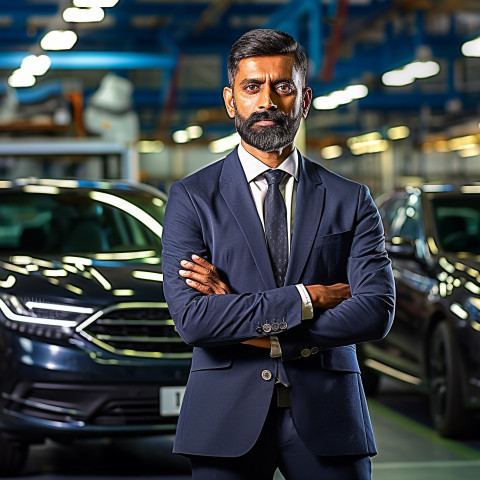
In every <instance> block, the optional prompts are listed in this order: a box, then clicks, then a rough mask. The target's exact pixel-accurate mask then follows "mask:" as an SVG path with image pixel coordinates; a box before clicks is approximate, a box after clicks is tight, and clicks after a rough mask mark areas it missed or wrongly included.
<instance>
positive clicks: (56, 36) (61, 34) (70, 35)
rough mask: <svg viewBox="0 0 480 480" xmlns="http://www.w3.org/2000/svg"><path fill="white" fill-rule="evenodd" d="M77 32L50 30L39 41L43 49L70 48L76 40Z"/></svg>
mask: <svg viewBox="0 0 480 480" xmlns="http://www.w3.org/2000/svg"><path fill="white" fill-rule="evenodd" d="M77 39H78V37H77V34H76V33H75V32H73V31H72V30H52V31H51V32H48V33H47V34H46V35H45V36H44V37H43V38H42V40H41V41H40V46H41V47H42V48H43V49H44V50H70V49H71V48H72V47H73V46H74V45H75V43H76V42H77Z"/></svg>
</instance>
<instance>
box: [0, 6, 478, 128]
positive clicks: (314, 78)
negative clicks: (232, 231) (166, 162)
mask: <svg viewBox="0 0 480 480" xmlns="http://www.w3.org/2000/svg"><path fill="white" fill-rule="evenodd" d="M71 4H72V3H71V1H69V0H59V1H57V2H55V1H52V0H50V1H48V0H35V1H31V0H30V1H29V0H0V7H1V9H0V93H1V92H2V90H4V89H5V84H6V79H7V78H8V76H9V75H10V73H11V72H12V70H14V69H15V68H18V67H19V66H20V63H21V61H22V59H23V58H24V57H25V56H27V55H28V54H29V53H36V54H38V53H41V49H40V47H39V43H40V40H41V38H42V37H43V35H44V34H45V33H46V32H47V31H49V30H51V29H53V28H59V29H67V28H70V29H73V30H75V31H76V32H77V34H78V42H77V44H76V45H75V47H74V48H73V50H72V51H68V52H51V53H50V54H49V56H50V58H51V61H52V64H51V70H50V72H48V73H47V74H46V76H45V77H44V78H40V79H39V80H38V83H37V85H36V86H35V87H31V88H30V89H23V90H22V91H20V90H19V91H18V93H17V94H18V99H19V101H20V102H28V101H32V99H34V100H36V101H39V100H41V99H42V97H45V96H48V95H51V94H52V92H53V91H55V90H57V91H61V89H62V86H61V79H62V75H64V74H65V72H69V73H68V74H69V76H70V77H72V76H76V77H78V78H82V75H84V72H85V71H87V70H102V71H114V72H116V73H119V74H121V75H123V76H126V77H132V78H133V72H134V71H141V72H143V74H144V75H150V73H149V72H150V71H161V75H159V81H158V83H157V84H156V85H152V86H149V87H145V86H142V85H139V86H138V87H136V89H135V96H134V100H135V106H136V108H137V110H138V111H139V113H140V115H141V120H142V131H143V133H144V135H152V134H155V132H156V131H157V132H158V128H159V125H162V126H163V127H165V128H167V130H168V129H175V128H182V127H185V126H187V125H188V124H189V123H191V122H192V121H194V120H195V119H196V113H197V112H198V111H199V110H203V111H205V109H208V110H220V109H222V108H223V107H222V100H221V95H220V93H219V90H220V88H219V86H221V85H224V84H225V83H226V61H227V56H228V52H229V49H230V46H231V45H232V43H233V42H234V41H235V40H236V39H237V38H238V37H239V36H240V35H241V34H242V33H244V32H245V31H247V30H249V29H250V28H256V27H260V28H277V29H280V30H284V31H287V32H289V33H291V34H293V35H294V36H295V37H297V38H298V39H299V40H300V42H301V43H302V45H303V46H304V47H305V50H306V52H307V54H308V57H309V59H310V71H309V83H310V84H311V85H312V87H313V89H314V93H315V95H324V94H328V93H329V92H332V91H334V90H336V89H339V88H344V87H345V86H347V85H350V84H354V83H364V84H366V85H367V86H368V88H369V90H370V95H369V96H368V97H366V98H364V99H362V100H360V101H357V102H356V106H355V108H356V109H357V111H359V112H362V111H365V110H368V111H372V110H373V111H380V112H390V113H391V112H395V111H396V112H408V113H412V112H417V111H418V109H419V108H420V107H422V106H428V107H429V108H432V109H433V110H435V111H436V110H438V111H444V110H445V106H446V105H447V104H448V102H449V101H451V100H452V99H453V100H456V101H460V102H461V103H462V105H463V107H464V108H465V112H466V114H468V113H473V112H474V111H475V112H476V105H477V104H478V101H479V99H480V95H479V92H478V91H476V90H475V89H474V88H473V89H472V88H464V89H463V91H462V89H461V88H460V89H459V87H458V82H456V81H455V79H454V75H455V74H456V73H455V70H454V65H455V64H457V67H458V63H459V62H463V61H465V59H464V58H463V57H462V54H461V51H460V48H461V45H462V43H463V42H464V41H466V40H468V39H470V38H473V37H475V36H476V35H477V34H479V33H480V4H479V2H476V1H473V0H470V1H469V0H464V1H458V2H453V1H451V0H429V1H427V0H424V1H421V0H290V1H288V0H250V1H247V0H243V1H241V0H211V1H208V0H204V1H202V0H179V1H174V0H120V2H119V3H118V4H117V5H116V6H115V7H113V8H108V9H106V18H105V20H104V21H103V22H102V23H101V24H99V25H79V24H66V23H65V22H64V21H63V19H62V18H61V13H62V11H63V10H64V9H65V8H66V7H69V6H71ZM466 17H468V18H469V21H468V22H467V21H465V18H466ZM439 22H440V25H441V26H442V28H439V27H438V25H439ZM425 52H430V54H429V56H430V57H431V58H432V59H435V60H436V61H439V62H440V63H441V65H442V72H441V79H442V80H441V85H436V87H435V88H432V89H429V88H428V85H427V82H428V81H427V80H424V81H421V82H416V83H415V84H414V85H412V86H409V87H405V88H403V89H401V88H392V87H385V86H383V85H382V84H381V82H380V77H381V75H382V74H383V73H384V72H386V71H389V70H392V69H395V68H398V67H401V66H403V65H405V64H407V63H409V62H411V61H413V60H415V59H416V58H418V57H419V56H420V57H422V55H423V56H425ZM204 55H208V56H210V57H215V58H217V59H218V62H219V65H220V68H218V69H217V70H215V71H212V72H211V82H209V83H210V84H208V85H204V86H202V87H198V86H197V85H195V82H191V81H190V80H191V79H189V78H186V75H187V74H186V73H185V71H184V65H185V62H188V61H189V60H191V59H192V58H195V57H199V58H201V56H204ZM458 68H460V69H461V68H462V67H461V66H460V67H458ZM190 75H191V73H190ZM53 80H55V82H53ZM50 83H51V86H49V84H50ZM207 83H208V82H207ZM437 83H438V81H437ZM92 90H93V89H92V88H90V89H86V91H85V92H84V98H86V99H87V100H88V97H89V95H90V94H91V93H92ZM340 108H341V109H348V108H351V107H347V106H344V107H340ZM152 109H154V110H155V114H154V115H152V114H151V111H152ZM145 111H148V112H150V113H149V114H148V115H147V114H145V115H144V113H145ZM312 113H313V114H314V115H322V114H324V113H322V112H319V113H316V112H312ZM216 118H217V120H216V121H215V122H210V124H209V125H205V127H206V133H207V134H210V135H211V136H218V135H221V134H223V133H224V132H228V131H229V130H231V128H232V125H231V122H229V121H228V119H227V117H226V116H225V118H224V119H222V117H221V115H219V114H218V113H217V115H216ZM351 128H352V130H354V129H355V125H352V126H351Z"/></svg>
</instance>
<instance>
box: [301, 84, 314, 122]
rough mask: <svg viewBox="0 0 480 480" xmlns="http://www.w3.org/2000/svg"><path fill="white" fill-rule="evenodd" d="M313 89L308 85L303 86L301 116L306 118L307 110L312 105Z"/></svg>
mask: <svg viewBox="0 0 480 480" xmlns="http://www.w3.org/2000/svg"><path fill="white" fill-rule="evenodd" d="M312 97H313V91H312V89H311V88H310V87H305V88H304V89H303V105H302V115H303V118H307V115H308V111H309V110H310V106H311V105H312Z"/></svg>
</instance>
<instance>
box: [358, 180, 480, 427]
mask: <svg viewBox="0 0 480 480" xmlns="http://www.w3.org/2000/svg"><path fill="white" fill-rule="evenodd" d="M377 203H378V206H379V210H380V214H381V216H382V219H383V223H384V227H385V236H386V246H387V250H388V252H389V255H390V257H391V259H392V263H393V271H394V276H395V282H396V289H397V304H396V313H395V320H394V323H393V327H392V330H391V331H390V333H389V334H388V336H387V337H386V338H385V339H384V340H382V341H380V342H374V343H368V344H364V345H361V346H360V348H359V357H360V359H361V363H362V368H363V370H364V372H363V373H364V385H365V388H366V390H367V392H369V393H373V392H374V391H375V389H376V387H377V385H378V379H379V375H381V374H384V375H389V376H391V377H394V378H397V379H399V380H402V381H404V382H407V383H409V384H412V385H415V386H417V387H419V388H420V389H423V390H424V391H425V392H427V393H428V394H429V397H430V409H431V414H432V419H433V423H434V425H435V428H436V429H437V430H438V432H439V433H440V434H441V435H443V436H460V435H464V434H467V433H471V432H472V430H473V429H474V428H477V432H478V431H479V430H478V427H475V425H476V422H475V420H476V417H477V416H478V413H479V412H480V184H472V185H459V186H454V185H425V186H423V187H421V188H406V189H404V190H402V191H397V192H395V193H393V194H389V195H385V196H383V197H381V198H380V199H379V200H378V202H377ZM473 431H474V430H473Z"/></svg>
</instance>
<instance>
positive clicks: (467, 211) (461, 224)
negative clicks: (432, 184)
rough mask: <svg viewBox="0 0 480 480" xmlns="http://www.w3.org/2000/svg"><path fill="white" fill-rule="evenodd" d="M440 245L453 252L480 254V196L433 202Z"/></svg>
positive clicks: (465, 196)
mask: <svg viewBox="0 0 480 480" xmlns="http://www.w3.org/2000/svg"><path fill="white" fill-rule="evenodd" d="M433 212H434V218H435V225H436V230H437V234H438V240H439V242H440V245H441V246H442V247H443V248H444V249H445V250H447V251H451V252H470V253H475V254H478V253H480V195H464V196H462V197H458V198H448V199H435V200H433Z"/></svg>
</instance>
